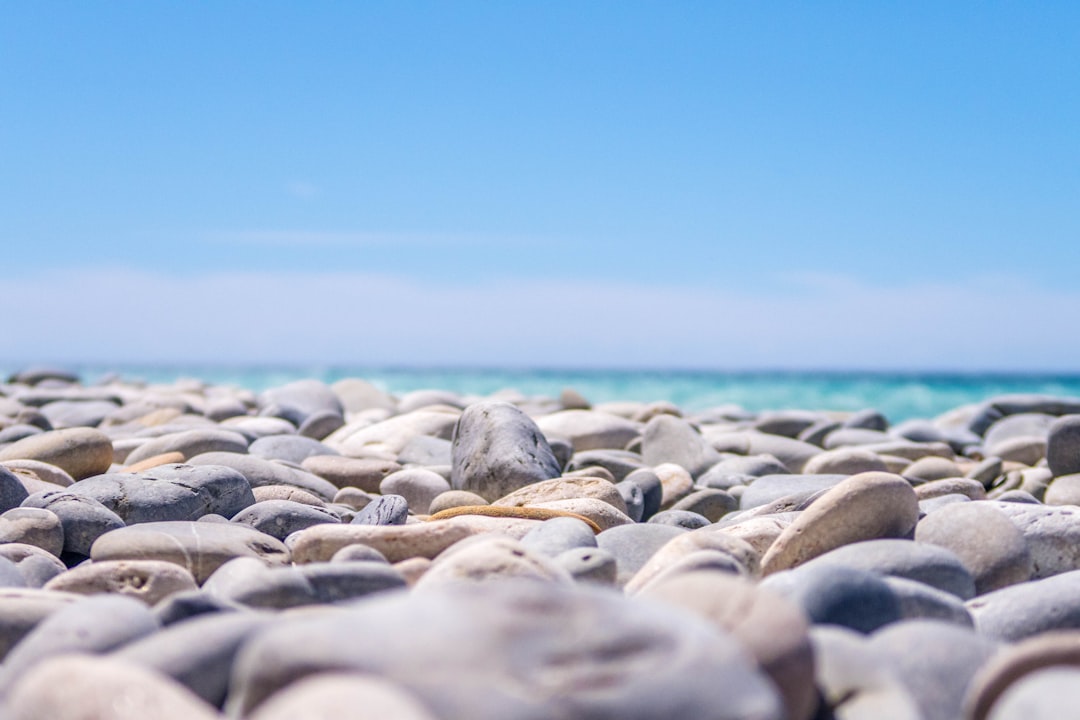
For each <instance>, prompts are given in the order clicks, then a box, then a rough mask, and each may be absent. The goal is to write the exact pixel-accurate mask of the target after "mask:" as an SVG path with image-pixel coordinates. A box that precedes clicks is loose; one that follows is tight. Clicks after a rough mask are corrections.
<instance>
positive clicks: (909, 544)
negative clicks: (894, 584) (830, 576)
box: [805, 539, 975, 600]
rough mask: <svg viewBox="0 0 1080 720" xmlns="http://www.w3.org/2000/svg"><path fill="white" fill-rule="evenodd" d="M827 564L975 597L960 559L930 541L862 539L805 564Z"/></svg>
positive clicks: (972, 584) (966, 598) (973, 587)
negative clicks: (915, 581) (908, 580)
mask: <svg viewBox="0 0 1080 720" xmlns="http://www.w3.org/2000/svg"><path fill="white" fill-rule="evenodd" d="M829 563H832V564H836V565H844V566H846V567H851V568H855V569H856V570H869V571H872V572H876V573H880V574H882V575H890V576H893V577H902V578H908V579H910V580H917V581H919V582H921V583H926V584H927V585H930V586H932V587H935V588H938V589H939V590H943V591H945V592H948V593H951V594H953V595H955V596H956V597H958V598H961V599H963V600H969V599H971V598H973V597H975V579H974V578H973V577H972V575H971V572H970V571H968V569H967V568H966V567H965V566H964V563H963V562H962V561H961V559H960V558H959V557H958V556H957V555H956V553H954V552H952V551H951V550H948V549H946V548H943V547H940V546H938V545H932V544H930V543H923V542H913V541H911V540H895V539H883V540H865V541H863V542H857V543H852V544H850V545H844V546H842V547H838V548H836V549H835V550H830V551H829V552H827V553H825V554H824V555H819V556H818V557H816V558H814V559H813V560H810V561H809V562H807V563H806V564H805V566H810V565H825V564H829Z"/></svg>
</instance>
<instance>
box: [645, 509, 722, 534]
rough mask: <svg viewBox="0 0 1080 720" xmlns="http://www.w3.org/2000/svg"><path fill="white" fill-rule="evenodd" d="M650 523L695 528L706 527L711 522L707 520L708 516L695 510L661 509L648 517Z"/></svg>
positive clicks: (688, 528)
mask: <svg viewBox="0 0 1080 720" xmlns="http://www.w3.org/2000/svg"><path fill="white" fill-rule="evenodd" d="M649 524H650V525H674V526H675V527H681V528H685V529H687V530H697V529H698V528H703V527H708V526H709V525H711V524H712V523H710V522H709V518H707V517H705V516H704V515H702V514H700V513H696V512H690V511H689V510H677V509H674V508H673V509H671V510H661V511H660V512H658V513H656V514H655V515H653V516H652V517H651V518H649Z"/></svg>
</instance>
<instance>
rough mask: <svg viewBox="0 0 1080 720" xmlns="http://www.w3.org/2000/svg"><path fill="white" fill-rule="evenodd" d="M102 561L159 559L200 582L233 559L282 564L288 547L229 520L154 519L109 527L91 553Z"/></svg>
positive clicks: (287, 555) (96, 559)
mask: <svg viewBox="0 0 1080 720" xmlns="http://www.w3.org/2000/svg"><path fill="white" fill-rule="evenodd" d="M90 556H91V558H93V560H94V562H101V561H104V560H164V561H166V562H171V563H176V564H177V565H179V566H181V567H183V568H186V569H187V571H188V572H190V573H191V574H192V575H194V576H195V581H196V582H198V583H202V582H204V581H205V580H206V578H208V577H209V576H210V574H211V573H213V572H214V571H215V570H217V569H218V568H219V567H220V566H222V565H224V564H225V563H226V562H228V561H229V560H231V559H233V558H235V557H254V558H258V559H259V560H262V561H263V562H266V563H269V564H274V565H284V564H287V563H288V562H289V550H288V548H286V547H285V545H283V544H282V543H281V541H279V540H277V539H276V538H274V537H271V536H270V535H267V534H266V533H262V532H259V531H257V530H254V529H252V528H249V527H245V526H243V525H239V524H234V523H224V524H219V523H200V522H179V521H177V522H153V523H142V524H141V525H132V526H130V527H125V528H121V529H119V530H114V531H112V532H110V533H107V534H105V535H103V536H102V537H100V538H99V539H98V540H97V541H96V542H95V543H94V546H93V548H92V549H91V553H90Z"/></svg>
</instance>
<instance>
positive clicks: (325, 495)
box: [187, 452, 338, 501]
mask: <svg viewBox="0 0 1080 720" xmlns="http://www.w3.org/2000/svg"><path fill="white" fill-rule="evenodd" d="M187 464H188V465H223V466H225V467H229V468H232V469H233V470H236V471H238V472H239V473H240V474H241V475H243V476H244V477H245V478H246V479H247V481H248V485H249V486H250V487H252V488H257V487H262V486H263V485H291V486H293V487H298V488H300V489H301V490H306V491H308V492H309V493H311V494H312V495H314V496H315V497H317V498H319V499H320V500H324V501H330V500H333V499H334V495H335V494H336V493H337V491H338V488H337V486H336V485H334V484H333V483H331V482H329V481H328V480H324V479H323V478H321V477H319V476H318V475H315V474H313V473H310V472H306V471H303V470H299V469H296V468H291V467H287V466H285V465H282V464H281V463H277V462H272V461H270V460H266V459H264V458H260V457H255V456H254V455H247V454H242V453H235V452H208V453H203V454H201V455H196V456H195V457H193V458H190V459H189V460H188V461H187Z"/></svg>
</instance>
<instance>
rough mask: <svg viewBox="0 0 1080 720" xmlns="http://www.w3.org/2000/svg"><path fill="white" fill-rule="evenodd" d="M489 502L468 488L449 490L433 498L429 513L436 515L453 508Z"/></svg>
mask: <svg viewBox="0 0 1080 720" xmlns="http://www.w3.org/2000/svg"><path fill="white" fill-rule="evenodd" d="M487 504H488V501H487V500H485V499H484V498H482V497H480V496H479V495H477V494H476V493H473V492H469V491H468V490H447V491H446V492H442V493H439V494H438V495H436V496H435V497H434V498H433V499H432V501H431V504H430V505H429V506H428V513H429V514H431V515H434V514H435V513H438V512H442V511H443V510H450V509H452V508H457V507H470V506H476V505H487Z"/></svg>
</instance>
